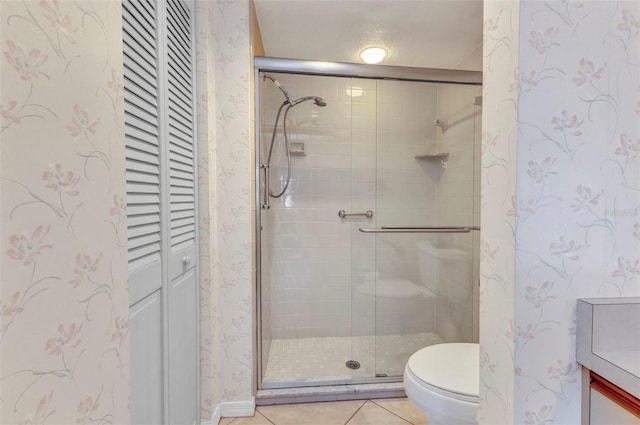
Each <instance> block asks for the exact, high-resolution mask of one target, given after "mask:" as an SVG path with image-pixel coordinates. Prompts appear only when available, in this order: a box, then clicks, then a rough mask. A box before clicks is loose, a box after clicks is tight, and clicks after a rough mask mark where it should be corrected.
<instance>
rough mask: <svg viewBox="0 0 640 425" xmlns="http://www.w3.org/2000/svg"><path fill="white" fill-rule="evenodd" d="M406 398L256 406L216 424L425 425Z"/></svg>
mask: <svg viewBox="0 0 640 425" xmlns="http://www.w3.org/2000/svg"><path fill="white" fill-rule="evenodd" d="M426 423H427V418H426V417H425V416H424V415H423V414H422V413H421V412H420V411H419V410H418V409H416V408H415V407H414V406H413V405H412V404H411V402H410V401H409V400H407V399H406V398H389V399H375V400H350V401H332V402H325V403H303V404H281V405H273V406H258V407H256V412H255V415H254V416H253V417H251V418H223V419H221V420H220V422H219V425H426Z"/></svg>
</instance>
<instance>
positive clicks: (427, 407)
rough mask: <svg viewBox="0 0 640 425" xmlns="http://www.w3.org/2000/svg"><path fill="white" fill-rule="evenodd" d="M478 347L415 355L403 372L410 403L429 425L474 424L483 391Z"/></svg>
mask: <svg viewBox="0 0 640 425" xmlns="http://www.w3.org/2000/svg"><path fill="white" fill-rule="evenodd" d="M479 372H480V361H479V345H478V344H467V343H445V344H437V345H431V346H429V347H426V348H423V349H422V350H420V351H417V352H416V353H414V354H413V355H412V356H411V358H410V359H409V361H408V362H407V365H406V367H405V370H404V388H405V392H406V394H407V397H408V398H409V400H410V401H411V402H412V403H413V404H414V405H415V406H416V407H417V408H418V409H419V410H421V411H422V412H423V413H425V414H426V415H427V417H428V420H429V424H430V425H436V424H455V425H461V424H465V425H466V424H469V425H471V424H475V420H476V416H477V413H478V406H479V401H480V397H479V389H480V378H479Z"/></svg>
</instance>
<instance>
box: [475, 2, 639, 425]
mask: <svg viewBox="0 0 640 425" xmlns="http://www.w3.org/2000/svg"><path fill="white" fill-rule="evenodd" d="M516 9H519V12H517V11H516ZM507 72H511V76H510V78H507V77H508V76H507ZM498 75H502V77H503V81H499V80H495V79H493V77H494V76H498ZM504 80H508V81H511V83H509V84H506V85H505V84H504ZM492 95H494V96H493V97H492ZM639 102H640V4H639V3H638V2H637V1H608V2H591V1H550V2H538V1H521V2H519V4H511V3H507V2H485V99H484V105H486V106H485V108H484V109H485V114H484V116H485V121H484V122H483V126H484V131H485V136H486V140H485V150H484V151H483V157H482V158H483V159H482V160H483V164H484V166H485V173H484V175H483V194H484V199H483V202H484V203H483V211H482V217H483V238H484V243H483V248H484V249H483V251H484V257H483V259H482V266H481V267H482V272H483V281H482V285H483V295H484V298H483V302H482V313H481V314H482V316H481V328H482V329H483V330H484V334H482V335H481V343H482V359H481V382H482V383H483V388H482V393H483V394H482V396H483V401H482V403H481V423H496V422H499V421H498V420H497V417H496V415H497V414H498V413H497V412H496V410H493V408H494V407H495V408H499V407H500V405H501V404H502V405H503V406H509V404H508V400H510V399H513V412H510V411H509V410H508V407H507V409H502V411H504V412H505V417H509V415H513V416H512V417H513V419H512V420H511V421H508V422H513V423H525V424H544V423H578V422H580V393H581V384H580V366H579V365H578V364H577V363H576V362H575V331H576V321H575V309H576V299H577V298H583V297H596V296H597V297H617V296H638V295H640V169H639V166H640V159H639V157H640V126H639V123H640V107H639V106H640V104H639ZM507 110H508V111H514V112H515V114H517V115H515V114H511V113H510V115H509V128H510V129H513V126H514V125H515V126H517V132H515V133H513V134H512V137H502V136H503V135H504V132H505V127H501V126H500V120H503V119H504V118H505V116H504V113H505V111H507ZM499 112H500V113H499ZM516 117H517V119H516ZM498 152H501V153H498ZM497 169H499V170H504V171H503V176H502V177H504V178H507V176H508V174H507V171H506V170H509V172H510V173H511V174H510V180H511V182H512V183H515V184H516V186H515V191H506V190H504V191H502V188H503V185H504V184H505V183H504V182H503V181H501V180H502V179H500V180H499V179H498V178H496V177H497V176H498V174H497V173H495V170H497ZM514 170H515V174H514ZM498 194H504V196H508V197H510V198H511V200H510V202H509V204H510V207H507V208H505V207H504V206H503V204H499V203H497V202H498ZM506 199H507V198H505V199H503V202H504V201H505V200H506ZM485 224H486V226H485ZM508 228H511V231H512V236H511V244H509V241H508V239H509V237H508V236H507V237H505V239H504V241H505V243H504V244H500V243H498V242H495V241H496V240H497V239H498V238H499V237H500V235H501V234H504V235H508ZM501 232H504V233H501ZM514 255H515V258H512V257H513V256H514ZM513 260H515V261H514V263H513V264H514V267H515V269H514V270H506V268H504V269H503V270H502V271H501V270H500V269H499V268H498V265H499V264H501V263H502V264H504V263H505V262H506V261H513ZM494 270H497V271H498V272H497V273H495V274H493V273H492V272H493V271H494ZM512 282H513V283H512ZM511 291H512V292H511ZM496 294H500V295H499V296H496ZM503 294H504V295H503ZM511 297H513V298H511ZM503 298H504V299H503ZM511 299H513V301H511ZM505 301H506V303H505ZM509 304H512V305H513V316H512V318H511V322H510V324H509V329H507V330H505V329H504V326H502V327H500V326H498V323H497V322H492V321H491V320H490V319H491V318H493V317H496V315H497V312H498V311H505V310H508V309H509ZM505 305H506V306H507V307H505ZM504 317H505V318H507V317H508V315H507V314H505V315H504ZM487 319H489V320H487ZM492 325H496V326H495V327H492ZM550 347H552V348H551V349H550ZM496 382H504V383H506V385H504V386H502V387H500V386H499V385H496V386H492V384H493V383H496ZM500 414H502V413H500Z"/></svg>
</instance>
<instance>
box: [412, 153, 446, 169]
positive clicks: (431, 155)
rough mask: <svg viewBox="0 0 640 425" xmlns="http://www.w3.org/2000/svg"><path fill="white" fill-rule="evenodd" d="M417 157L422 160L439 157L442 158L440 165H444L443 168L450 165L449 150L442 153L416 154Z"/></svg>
mask: <svg viewBox="0 0 640 425" xmlns="http://www.w3.org/2000/svg"><path fill="white" fill-rule="evenodd" d="M414 158H415V159H420V160H431V159H439V160H440V165H442V168H447V166H448V165H449V153H448V152H441V153H425V154H422V155H416V156H414Z"/></svg>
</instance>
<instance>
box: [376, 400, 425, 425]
mask: <svg viewBox="0 0 640 425" xmlns="http://www.w3.org/2000/svg"><path fill="white" fill-rule="evenodd" d="M369 401H371V402H372V403H373V404H375V405H376V406H378V407H380V408H382V409H384V410H386V411H387V412H389V413H391V414H392V415H394V416H397V417H399V418H400V419H402V420H403V421H405V422H406V423H408V424H411V425H414V423H413V422H411V421H409V420H408V419H407V418H403V417H402V416H400V415H399V414H397V413H396V412H393V411H391V410H389V409H387V408H386V407H384V406H381V405H379V404H378V403H376V402H375V400H369Z"/></svg>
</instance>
